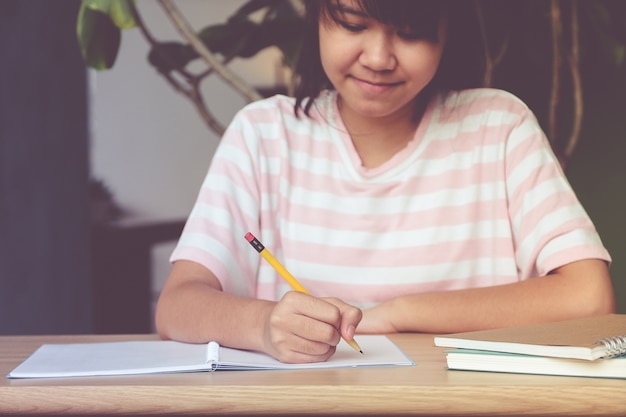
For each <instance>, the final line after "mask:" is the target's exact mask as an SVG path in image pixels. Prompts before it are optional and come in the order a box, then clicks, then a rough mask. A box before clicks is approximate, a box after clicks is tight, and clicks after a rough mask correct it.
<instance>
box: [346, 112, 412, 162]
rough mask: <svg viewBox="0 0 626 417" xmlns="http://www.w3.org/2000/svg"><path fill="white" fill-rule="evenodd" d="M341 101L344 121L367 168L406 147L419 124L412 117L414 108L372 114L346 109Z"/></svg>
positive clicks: (385, 160) (389, 157)
mask: <svg viewBox="0 0 626 417" xmlns="http://www.w3.org/2000/svg"><path fill="white" fill-rule="evenodd" d="M338 104H339V112H340V113H341V117H342V119H343V122H344V125H345V126H346V128H347V130H348V133H349V134H350V137H351V139H352V143H353V145H354V148H355V149H356V151H357V153H358V155H359V157H360V158H361V164H362V166H364V167H365V168H376V167H378V166H380V165H382V164H384V163H385V162H387V161H388V160H389V159H391V158H392V157H393V156H394V155H395V154H397V153H398V152H400V151H401V150H403V149H404V148H406V146H407V145H408V143H409V142H410V141H411V140H412V139H413V137H414V136H415V130H416V129H417V126H418V125H419V120H415V118H414V117H413V112H412V110H413V109H412V108H411V109H407V110H408V111H406V112H402V113H398V114H393V115H390V116H385V117H380V118H372V117H360V116H359V115H357V114H354V113H351V112H349V111H345V110H344V109H342V107H343V106H342V105H341V101H339V103H338Z"/></svg>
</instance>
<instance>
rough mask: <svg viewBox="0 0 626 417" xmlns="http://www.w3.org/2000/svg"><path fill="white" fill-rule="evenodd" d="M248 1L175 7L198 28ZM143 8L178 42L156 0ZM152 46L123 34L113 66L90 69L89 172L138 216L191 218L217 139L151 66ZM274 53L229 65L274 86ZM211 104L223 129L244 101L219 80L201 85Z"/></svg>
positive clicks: (191, 0)
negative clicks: (104, 69) (149, 53)
mask: <svg viewBox="0 0 626 417" xmlns="http://www.w3.org/2000/svg"><path fill="white" fill-rule="evenodd" d="M243 3H245V1H244V0H184V1H178V2H177V3H176V4H177V5H178V6H179V7H180V9H181V11H182V12H183V14H184V15H185V16H186V17H187V18H188V20H189V22H190V23H191V25H192V26H193V27H194V28H195V29H201V28H202V27H204V26H206V25H207V24H210V23H217V22H223V21H224V20H225V19H226V18H227V17H228V16H230V15H231V14H232V13H233V12H234V11H235V10H236V9H237V8H238V7H239V6H241V5H242V4H243ZM138 8H139V11H140V13H141V15H142V17H143V19H144V21H145V22H146V24H147V26H149V28H150V29H151V31H152V32H153V35H154V36H155V37H156V38H157V39H160V40H181V39H182V38H181V37H180V36H179V35H178V33H177V32H176V30H175V28H174V26H173V25H172V24H171V23H170V21H169V19H168V18H167V16H166V15H165V14H164V12H163V10H162V9H161V6H160V5H159V3H158V2H156V1H154V0H139V1H138ZM148 51H149V45H148V43H147V41H146V40H145V39H144V38H143V36H142V35H141V33H140V32H139V29H131V30H126V31H123V32H122V44H121V48H120V52H119V55H118V58H117V61H116V62H115V65H114V67H113V68H112V69H111V70H108V71H102V72H97V71H93V70H92V71H91V72H90V84H91V85H90V92H91V101H90V104H91V108H90V115H91V129H92V132H91V138H92V141H91V170H92V175H93V176H94V177H95V178H98V179H101V180H103V181H104V182H105V184H106V185H107V186H108V187H109V188H110V189H111V190H112V192H113V193H114V196H115V198H116V199H117V201H118V202H119V203H120V204H121V205H122V206H123V208H124V209H126V210H127V211H128V212H129V213H131V214H133V215H138V216H141V217H145V216H148V217H157V218H160V217H164V218H177V217H186V216H187V214H188V212H189V209H190V207H191V205H192V203H193V201H194V199H195V196H196V193H197V191H198V187H199V185H200V181H201V179H202V177H203V176H204V173H205V171H206V168H207V166H208V164H209V161H210V159H211V156H212V154H213V152H214V150H215V146H216V144H217V142H218V140H219V139H218V138H217V137H216V136H215V135H214V134H213V133H212V132H211V131H210V130H209V128H208V127H207V126H206V125H205V124H204V122H203V121H202V119H201V118H200V116H199V115H198V114H197V113H196V110H195V108H194V107H193V105H192V104H191V102H189V101H188V99H187V98H185V97H184V96H182V95H181V94H179V93H177V92H175V91H174V90H173V89H172V88H171V87H170V85H169V84H167V82H166V81H165V79H164V78H163V77H162V76H160V75H159V74H158V73H157V72H156V71H155V70H154V69H153V68H152V67H151V66H150V64H149V63H148V62H147V59H146V58H147V55H148ZM278 57H279V53H278V51H277V50H267V52H266V53H263V56H262V57H260V58H255V59H254V60H252V61H251V62H250V61H246V60H239V61H238V62H233V63H232V65H231V66H230V67H231V68H233V69H234V70H235V71H236V72H238V73H239V74H240V75H241V76H242V77H243V78H244V79H245V80H246V81H248V82H249V83H250V84H252V85H256V86H259V85H271V84H272V83H273V82H274V79H273V78H274V73H275V62H276V60H277V59H278ZM203 91H204V92H205V93H206V96H207V97H209V99H208V101H209V106H210V108H211V109H212V111H213V112H214V114H215V115H216V116H217V117H218V118H219V119H220V121H221V122H222V123H223V124H227V123H228V122H229V121H230V119H231V118H232V116H233V114H234V113H235V111H237V110H238V109H239V108H241V106H243V105H244V104H245V101H244V99H243V97H241V95H239V93H236V92H235V91H234V90H232V89H231V88H230V87H228V86H226V85H225V84H224V83H223V82H222V81H221V80H219V79H218V78H217V77H216V76H211V77H209V78H208V79H206V80H205V81H204V85H203Z"/></svg>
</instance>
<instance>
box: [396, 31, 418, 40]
mask: <svg viewBox="0 0 626 417" xmlns="http://www.w3.org/2000/svg"><path fill="white" fill-rule="evenodd" d="M398 37H399V38H401V39H404V40H405V41H417V40H420V39H424V35H422V34H420V33H418V32H404V31H398Z"/></svg>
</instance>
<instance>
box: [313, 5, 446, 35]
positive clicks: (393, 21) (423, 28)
mask: <svg viewBox="0 0 626 417" xmlns="http://www.w3.org/2000/svg"><path fill="white" fill-rule="evenodd" d="M325 3H326V7H324V10H323V11H322V14H323V16H324V17H325V18H330V19H331V20H333V21H335V22H338V21H340V20H341V19H342V14H343V13H344V12H345V11H346V10H347V7H346V6H351V7H350V9H354V8H356V11H357V12H359V13H362V14H363V15H364V16H367V17H370V18H372V19H374V20H377V21H379V22H381V23H383V24H385V25H389V26H393V27H395V28H397V29H399V30H403V31H409V32H411V33H418V34H420V36H421V37H423V38H425V39H428V40H431V41H437V40H438V38H439V36H438V35H439V23H440V22H441V20H442V18H443V17H444V16H445V15H446V11H447V6H446V4H447V2H446V1H443V0H386V1H384V2H383V1H377V0H353V1H352V2H351V4H349V3H348V2H346V1H345V0H344V1H341V0H327V1H326V2H325Z"/></svg>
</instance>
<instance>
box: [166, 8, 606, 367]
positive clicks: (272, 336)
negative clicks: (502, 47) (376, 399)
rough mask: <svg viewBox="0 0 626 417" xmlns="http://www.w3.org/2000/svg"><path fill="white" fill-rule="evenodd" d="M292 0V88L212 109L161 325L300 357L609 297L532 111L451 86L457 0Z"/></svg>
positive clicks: (584, 306) (466, 34)
mask: <svg viewBox="0 0 626 417" xmlns="http://www.w3.org/2000/svg"><path fill="white" fill-rule="evenodd" d="M306 5H307V15H306V21H305V28H304V31H305V32H304V35H305V36H304V38H305V40H304V44H303V48H302V57H301V59H300V63H299V68H298V73H299V75H300V77H301V78H300V81H299V85H298V89H297V94H296V97H295V98H288V97H284V96H276V97H273V98H269V99H266V100H262V101H259V102H255V103H252V104H250V105H248V106H246V107H245V108H244V109H243V110H241V111H240V112H239V113H238V114H237V115H236V116H235V118H234V119H233V121H232V123H231V125H230V126H229V129H228V131H227V132H226V134H225V135H224V137H223V139H222V141H221V143H220V146H219V149H218V150H217V152H216V154H215V156H214V158H213V161H212V163H211V167H210V169H209V173H208V175H207V177H206V179H205V182H204V184H203V186H202V189H201V190H200V195H199V197H198V201H197V203H196V205H195V207H194V209H193V211H192V213H191V215H190V218H189V220H188V222H187V225H186V227H185V230H184V232H183V235H182V236H181V239H180V242H179V244H178V246H177V248H176V250H175V251H174V253H173V255H172V261H173V262H174V264H173V268H172V271H171V275H170V277H169V278H168V281H167V283H166V284H165V286H164V288H163V291H162V294H161V297H160V299H159V303H158V306H157V312H156V325H157V329H158V331H159V333H160V335H161V336H162V337H164V338H172V339H178V340H182V341H187V342H206V341H209V340H215V341H217V342H219V343H221V344H223V345H225V346H230V347H235V348H242V349H251V350H258V351H263V352H266V353H268V354H269V355H272V356H273V357H275V358H277V359H279V360H281V361H285V362H314V361H324V360H326V359H328V358H329V357H330V356H331V355H332V354H333V353H334V350H335V346H336V345H337V343H339V341H340V338H341V337H344V338H346V339H347V340H352V339H353V337H354V334H355V332H359V333H390V332H402V331H413V332H437V333H444V332H457V331H468V330H477V329H484V328H491V327H503V326H510V325H520V324H526V323H536V322H541V321H550V320H559V319H566V318H573V317H578V316H585V315H594V314H601V313H608V312H613V311H614V309H615V306H614V300H613V289H612V286H611V280H610V277H609V273H608V267H607V263H608V262H609V261H610V257H609V254H608V253H607V251H606V250H605V249H604V247H603V246H602V244H601V242H600V239H599V237H598V235H597V233H596V231H595V229H594V227H593V225H592V223H591V221H590V220H589V218H588V216H587V215H586V213H585V211H584V210H583V209H582V207H581V206H580V204H579V202H578V201H577V199H576V197H575V195H574V193H573V191H572V189H571V188H570V186H569V185H568V183H567V181H566V179H565V177H564V175H563V173H562V172H561V170H560V169H559V166H558V163H557V162H556V160H555V157H554V155H553V154H552V152H551V150H550V147H549V144H548V142H547V140H546V138H545V136H544V135H543V133H542V131H541V130H540V128H539V126H538V124H537V122H536V120H535V118H534V117H533V115H532V114H531V112H530V111H529V109H528V108H527V107H526V106H525V105H524V104H523V103H522V102H520V100H518V99H517V98H516V97H514V96H512V95H511V94H509V93H506V92H504V91H500V90H494V89H479V88H473V89H472V88H470V87H474V86H477V85H478V81H477V80H479V79H480V71H478V70H476V69H477V68H479V66H477V65H476V64H475V61H477V60H480V59H481V56H480V54H479V53H477V52H476V50H475V49H472V48H471V47H470V46H471V45H477V44H478V42H477V41H475V39H474V38H473V37H472V33H473V31H472V30H471V29H472V28H471V27H470V25H469V24H468V22H469V20H468V16H470V15H471V9H468V10H465V9H466V8H468V7H471V2H467V1H463V0H461V1H442V0H432V1H416V0H405V1H390V0H384V1H382V0H380V1H377V0H325V1H308V2H307V3H306ZM248 231H251V232H252V233H254V234H255V235H256V236H257V237H259V239H260V240H261V241H262V242H263V243H264V244H265V246H266V247H267V248H268V249H269V250H270V251H272V252H273V253H274V255H276V256H277V258H279V260H280V261H281V262H282V263H283V264H284V265H285V266H286V267H287V269H288V270H290V272H291V273H292V274H294V275H295V276H296V277H297V278H298V280H299V281H301V283H302V284H303V285H304V287H306V288H307V289H308V290H309V291H310V292H311V294H313V295H306V294H302V293H297V292H293V291H289V287H288V286H287V284H286V283H285V282H284V281H283V280H282V279H281V278H280V276H278V275H277V274H276V272H275V271H274V270H273V269H272V268H271V267H270V266H269V265H267V264H266V263H265V262H264V261H263V260H262V259H261V257H260V256H259V255H258V253H257V252H256V251H255V250H254V249H253V248H251V247H250V246H249V244H248V242H247V241H246V240H245V239H244V235H245V234H246V232H248Z"/></svg>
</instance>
